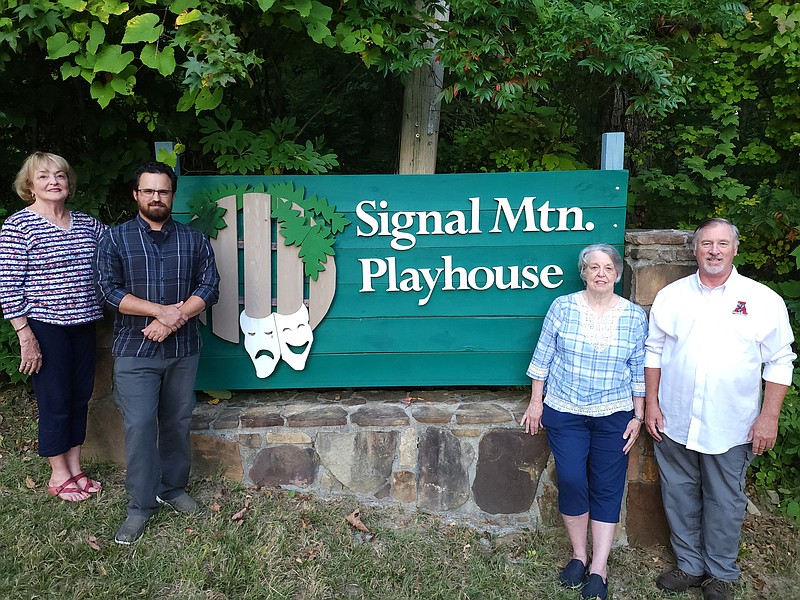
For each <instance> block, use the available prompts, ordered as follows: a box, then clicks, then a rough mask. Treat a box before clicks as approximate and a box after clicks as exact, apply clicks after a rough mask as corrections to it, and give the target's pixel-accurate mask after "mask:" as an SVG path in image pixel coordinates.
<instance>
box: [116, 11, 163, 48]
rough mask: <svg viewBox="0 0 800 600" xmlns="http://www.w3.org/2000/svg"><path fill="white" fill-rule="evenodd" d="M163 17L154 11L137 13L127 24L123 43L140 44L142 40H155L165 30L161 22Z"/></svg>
mask: <svg viewBox="0 0 800 600" xmlns="http://www.w3.org/2000/svg"><path fill="white" fill-rule="evenodd" d="M160 23H161V18H160V17H159V16H158V15H156V14H154V13H145V14H143V15H137V16H135V17H133V18H132V19H130V20H129V21H128V23H127V24H126V25H125V35H124V36H123V37H122V43H123V44H138V43H140V42H155V41H156V40H157V39H158V38H159V37H161V33H162V32H163V31H164V26H163V25H161V24H160Z"/></svg>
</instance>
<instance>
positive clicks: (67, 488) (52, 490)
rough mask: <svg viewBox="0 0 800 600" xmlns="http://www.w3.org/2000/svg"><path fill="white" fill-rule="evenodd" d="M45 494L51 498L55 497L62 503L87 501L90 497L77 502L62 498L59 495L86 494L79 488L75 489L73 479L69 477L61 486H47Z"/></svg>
mask: <svg viewBox="0 0 800 600" xmlns="http://www.w3.org/2000/svg"><path fill="white" fill-rule="evenodd" d="M47 493H48V494H50V495H51V496H55V497H56V498H58V499H59V500H63V501H64V502H82V501H84V500H88V499H89V498H90V496H87V497H86V498H80V499H78V500H69V499H67V498H62V497H61V494H86V493H87V492H85V491H83V490H82V489H80V488H79V487H75V478H74V477H70V478H69V479H67V480H66V481H65V482H64V483H62V484H61V485H48V486H47Z"/></svg>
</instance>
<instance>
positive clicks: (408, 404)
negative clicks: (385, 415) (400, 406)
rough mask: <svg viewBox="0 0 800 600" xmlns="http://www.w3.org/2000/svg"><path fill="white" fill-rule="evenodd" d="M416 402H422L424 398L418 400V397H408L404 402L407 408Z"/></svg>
mask: <svg viewBox="0 0 800 600" xmlns="http://www.w3.org/2000/svg"><path fill="white" fill-rule="evenodd" d="M415 400H422V398H417V397H416V396H406V397H405V400H404V402H405V403H406V406H410V405H411V403H412V402H414V401H415Z"/></svg>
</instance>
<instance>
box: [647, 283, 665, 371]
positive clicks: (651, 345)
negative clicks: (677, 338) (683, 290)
mask: <svg viewBox="0 0 800 600" xmlns="http://www.w3.org/2000/svg"><path fill="white" fill-rule="evenodd" d="M660 318H661V309H660V303H659V301H658V296H656V299H655V301H654V302H653V307H652V308H651V309H650V320H649V323H648V326H647V339H646V340H645V342H644V366H645V368H646V369H660V368H661V355H662V354H663V353H664V343H665V342H666V340H667V334H666V332H665V331H664V330H663V329H662V328H661V327H660V325H659V322H658V321H659V319H660Z"/></svg>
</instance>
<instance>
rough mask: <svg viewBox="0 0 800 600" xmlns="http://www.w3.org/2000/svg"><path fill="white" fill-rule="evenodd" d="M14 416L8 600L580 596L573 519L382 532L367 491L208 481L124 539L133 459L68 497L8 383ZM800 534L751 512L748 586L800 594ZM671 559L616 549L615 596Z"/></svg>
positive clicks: (644, 582)
mask: <svg viewBox="0 0 800 600" xmlns="http://www.w3.org/2000/svg"><path fill="white" fill-rule="evenodd" d="M0 417H2V421H0V435H1V436H2V437H0V454H1V455H2V457H0V506H1V507H2V509H1V510H0V598H13V599H34V598H36V599H50V598H52V599H59V600H69V599H84V598H93V599H94V598H104V599H105V598H113V599H127V598H175V599H180V600H233V599H237V600H238V599H261V598H264V599H276V600H278V599H291V600H300V599H315V600H316V599H324V598H337V599H338V598H345V599H348V598H353V599H372V598H380V599H381V600H391V599H405V598H420V599H426V600H427V599H443V600H451V599H464V600H466V599H495V598H496V599H514V598H520V599H522V598H524V599H526V600H530V599H540V598H541V599H544V598H546V599H553V600H560V599H564V600H567V599H569V600H576V599H577V598H579V594H578V593H577V592H575V591H570V590H564V589H562V588H560V587H559V586H558V584H557V581H556V578H557V572H558V569H559V567H560V566H561V565H562V564H564V562H565V561H566V559H567V558H568V557H569V550H568V544H567V542H566V540H565V538H564V535H563V532H562V531H560V530H558V531H552V532H531V531H521V532H518V533H515V534H509V535H506V536H503V537H496V536H491V535H489V534H488V533H485V532H482V531H481V530H479V529H474V528H470V527H467V526H464V525H462V524H456V523H453V522H451V521H449V520H448V519H445V518H438V517H435V516H431V515H426V514H422V513H413V512H404V511H402V510H399V509H387V508H377V507H369V506H361V507H360V508H361V519H362V521H363V522H364V523H365V524H366V525H367V526H368V527H369V528H370V529H371V530H372V531H373V532H374V533H375V534H376V535H375V537H374V539H369V538H368V537H365V535H364V534H362V533H360V532H358V531H356V530H355V529H354V528H353V527H352V526H350V525H349V524H348V523H347V521H346V519H345V517H346V516H347V515H348V514H349V513H350V512H351V511H352V510H353V509H354V508H356V504H355V500H352V499H338V500H321V499H316V498H314V497H313V496H310V495H307V494H301V493H292V492H288V491H283V490H273V489H261V490H257V489H252V488H245V487H243V486H241V485H238V484H236V483H233V482H230V481H226V480H223V479H219V478H211V479H202V480H194V481H193V482H192V488H191V490H190V491H191V492H192V493H193V494H194V495H195V496H196V497H197V498H198V499H199V500H200V501H201V502H202V503H203V504H204V505H205V506H206V507H207V510H206V511H205V512H204V513H203V514H201V515H195V516H189V517H187V516H183V515H175V514H173V513H172V512H171V511H166V510H162V511H161V512H160V513H159V514H158V515H156V516H155V517H154V518H153V519H152V521H151V524H150V527H149V528H148V530H147V532H146V533H145V535H144V537H143V538H142V540H141V541H140V542H139V543H137V544H135V545H133V546H119V545H117V544H115V543H114V541H113V535H114V532H115V531H116V529H117V528H118V527H119V525H120V523H121V522H122V520H123V519H124V517H125V492H124V474H123V472H122V471H121V470H120V469H119V468H118V467H116V466H114V465H111V464H92V465H86V466H87V467H89V470H90V472H91V474H92V475H93V476H94V477H96V478H99V479H100V480H101V481H102V482H103V484H104V490H103V492H101V493H100V494H98V496H97V497H96V498H93V499H91V500H89V501H86V502H79V503H65V502H60V501H56V500H55V499H53V498H51V497H49V496H47V495H46V494H45V493H44V491H43V485H44V484H45V482H46V480H47V477H48V475H49V470H48V467H47V463H46V461H45V460H44V459H42V458H40V457H38V456H37V455H36V450H35V439H36V423H35V419H34V410H33V402H32V400H31V399H30V398H29V397H27V396H26V395H25V394H24V393H22V391H21V390H19V389H16V390H13V391H7V392H6V393H5V394H4V395H3V396H2V397H1V398H0ZM241 511H244V512H243V513H242V512H241ZM798 546H800V531H798V528H797V527H793V526H792V525H791V524H790V523H789V522H788V521H785V520H782V519H780V518H779V517H776V516H773V515H766V516H765V517H763V518H762V519H760V520H758V521H756V522H755V525H753V522H750V521H748V524H747V526H746V527H745V536H744V539H743V545H742V550H743V551H742V557H741V563H742V568H743V570H744V571H745V573H746V575H745V577H744V578H743V582H742V583H741V584H740V585H739V586H737V590H736V599H737V600H752V599H760V598H764V599H767V598H781V599H792V598H800V591H798V590H800V570H799V567H798V560H797V558H798V550H800V548H798ZM668 566H669V554H668V552H667V551H666V549H665V548H659V547H656V548H649V549H635V548H618V549H615V550H614V552H613V553H612V560H611V564H610V572H611V591H612V594H611V598H612V599H614V600H640V599H651V598H653V599H659V598H675V596H669V595H662V594H661V593H660V592H659V591H658V590H657V589H656V588H655V585H654V583H653V580H654V578H655V576H656V575H657V574H658V573H659V572H661V571H662V570H663V569H665V568H666V567H668ZM683 597H684V598H691V599H694V598H699V593H698V592H692V594H690V595H689V596H683Z"/></svg>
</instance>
